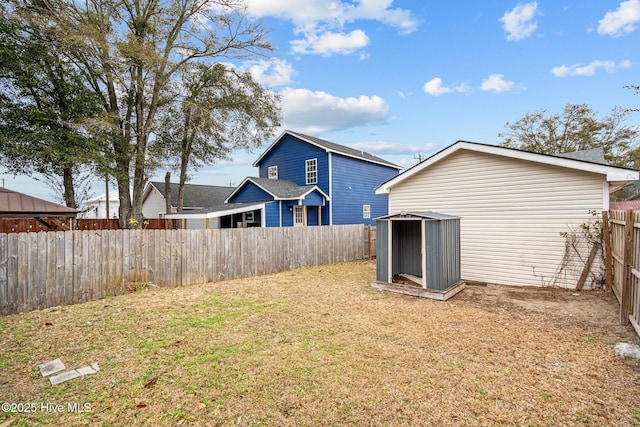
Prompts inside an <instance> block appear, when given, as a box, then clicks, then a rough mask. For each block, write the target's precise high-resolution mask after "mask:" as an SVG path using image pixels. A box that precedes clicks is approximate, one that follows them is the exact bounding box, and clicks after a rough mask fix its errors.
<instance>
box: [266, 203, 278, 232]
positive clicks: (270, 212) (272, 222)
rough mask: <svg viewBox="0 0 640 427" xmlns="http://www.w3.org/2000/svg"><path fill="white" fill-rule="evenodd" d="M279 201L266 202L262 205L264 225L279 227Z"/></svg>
mask: <svg viewBox="0 0 640 427" xmlns="http://www.w3.org/2000/svg"><path fill="white" fill-rule="evenodd" d="M279 206H280V202H270V203H266V206H265V207H264V225H265V227H280V216H279V212H280V211H279V209H280V207H279Z"/></svg>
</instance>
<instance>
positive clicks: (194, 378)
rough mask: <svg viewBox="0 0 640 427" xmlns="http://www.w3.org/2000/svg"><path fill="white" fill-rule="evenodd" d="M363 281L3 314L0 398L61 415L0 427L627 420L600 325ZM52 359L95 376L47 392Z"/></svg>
mask: <svg viewBox="0 0 640 427" xmlns="http://www.w3.org/2000/svg"><path fill="white" fill-rule="evenodd" d="M374 276H375V264H374V263H372V262H367V261H362V262H352V263H346V264H340V265H332V266H323V267H315V268H308V269H301V270H296V271H291V272H287V273H280V274H274V275H267V276H260V277H254V278H248V279H242V280H233V281H228V282H220V283H212V284H206V285H201V286H191V287H187V288H177V289H157V288H146V289H144V290H142V291H140V292H136V293H132V294H128V295H122V296H118V297H113V298H108V299H104V300H100V301H95V302H91V303H86V304H82V305H76V306H71V307H65V308H62V309H57V310H45V311H39V312H32V313H23V314H18V315H12V316H7V317H4V318H2V319H0V332H1V338H0V370H1V371H0V372H2V375H1V376H0V396H2V397H3V399H2V400H3V401H5V402H12V403H19V402H31V403H36V404H37V405H41V404H44V405H54V406H55V405H63V406H64V407H65V410H64V411H61V412H60V411H58V412H54V413H52V412H51V411H47V410H46V408H48V407H51V406H44V407H43V406H37V408H36V409H37V410H34V411H29V412H24V411H9V412H7V411H4V412H1V413H0V424H2V425H4V424H3V423H5V422H9V424H11V425H16V426H21V425H69V426H73V425H132V424H146V425H154V426H155V425H167V426H173V425H181V424H184V425H198V426H218V425H220V426H227V425H228V426H231V425H246V426H249V425H251V426H259V425H265V426H271V425H277V426H304V425H348V424H352V425H429V424H433V425H536V426H555V425H616V426H619V425H637V424H638V423H640V369H639V368H638V364H637V363H636V362H633V361H628V360H624V359H620V358H617V357H615V356H614V354H613V343H614V342H615V340H616V339H618V338H617V336H616V333H617V332H615V331H614V332H613V333H612V332H611V328H610V327H607V326H603V325H602V324H601V323H599V322H598V321H597V319H593V321H592V322H590V321H589V317H588V316H585V319H581V320H579V321H576V319H575V318H573V319H571V318H570V319H566V318H562V317H561V316H559V315H558V313H556V314H555V315H554V314H548V313H541V312H536V311H530V310H524V309H521V308H518V307H517V306H514V305H510V304H507V303H504V304H502V303H499V302H496V301H495V300H493V301H491V302H482V300H481V299H480V298H473V297H471V296H470V295H472V291H468V290H465V291H463V292H462V293H461V294H460V295H459V296H457V297H455V298H453V299H452V300H449V301H447V302H439V301H433V300H426V299H419V298H414V297H408V296H404V295H399V294H393V293H387V292H381V291H378V290H375V289H373V288H371V287H370V283H371V282H372V281H373V280H374ZM465 295H466V296H465ZM603 295H604V294H603ZM615 314H616V313H611V316H614V317H615ZM56 357H62V358H63V359H64V361H65V363H66V364H67V365H68V366H82V365H83V364H86V363H87V362H89V361H90V362H97V363H98V364H99V365H100V369H101V370H100V372H99V373H98V374H96V375H91V376H86V377H83V378H79V379H76V380H72V381H69V382H67V383H64V384H61V385H59V386H55V387H52V386H50V385H49V382H48V381H47V380H46V379H43V378H42V377H41V376H40V375H39V372H37V366H38V365H39V364H40V363H43V362H45V361H48V360H51V359H54V358H56ZM69 403H71V404H76V406H75V408H81V409H87V410H85V411H75V410H71V409H69V408H74V406H73V405H72V406H71V407H69V406H68V404H69ZM9 424H7V425H9Z"/></svg>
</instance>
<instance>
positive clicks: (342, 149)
mask: <svg viewBox="0 0 640 427" xmlns="http://www.w3.org/2000/svg"><path fill="white" fill-rule="evenodd" d="M287 132H289V133H290V134H291V135H294V136H297V137H298V138H302V139H306V140H308V141H310V142H312V143H314V144H316V145H320V146H321V147H324V148H326V149H327V150H329V151H333V152H335V153H342V154H346V155H347V156H351V157H356V158H359V159H362V160H367V161H370V162H376V163H382V164H385V165H388V166H391V167H397V168H400V166H398V165H395V164H393V163H391V162H389V161H387V160H385V159H381V158H380V157H377V156H374V155H373V154H369V153H366V152H364V151H361V150H356V149H355V148H351V147H347V146H345V145H340V144H336V143H334V142H330V141H326V140H324V139H320V138H316V137H315V136H309V135H305V134H302V133H299V132H292V131H287Z"/></svg>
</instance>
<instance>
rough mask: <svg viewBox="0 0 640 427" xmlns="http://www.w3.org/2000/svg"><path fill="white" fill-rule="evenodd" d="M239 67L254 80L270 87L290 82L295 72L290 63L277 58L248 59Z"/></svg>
mask: <svg viewBox="0 0 640 427" xmlns="http://www.w3.org/2000/svg"><path fill="white" fill-rule="evenodd" d="M240 69H241V70H243V71H249V72H250V73H251V75H252V76H253V78H254V79H256V81H258V82H259V83H260V84H262V85H266V86H270V87H276V86H284V85H287V84H289V83H291V82H292V77H293V76H294V75H295V73H296V72H295V70H294V69H293V66H292V65H291V64H289V63H288V62H287V61H285V60H281V59H278V58H271V59H269V60H264V59H261V60H258V61H248V62H245V63H244V64H242V67H240Z"/></svg>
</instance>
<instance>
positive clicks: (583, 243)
mask: <svg viewBox="0 0 640 427" xmlns="http://www.w3.org/2000/svg"><path fill="white" fill-rule="evenodd" d="M589 214H590V215H591V216H592V218H591V219H589V220H588V221H585V222H584V223H582V224H580V225H579V226H577V227H569V230H567V231H563V232H561V233H560V236H562V237H564V239H565V250H564V256H563V258H562V262H561V263H560V265H559V266H558V268H557V269H556V271H555V273H554V274H553V276H552V277H551V278H549V279H548V280H545V278H544V277H541V278H540V280H541V281H542V285H543V286H548V287H551V286H557V283H558V281H559V280H561V279H566V278H567V277H569V276H570V277H580V275H581V274H582V272H583V270H585V268H588V269H589V271H588V276H587V281H586V282H585V283H586V284H587V286H586V287H587V288H591V289H602V287H603V286H604V284H605V261H604V248H603V223H602V216H601V215H600V212H598V211H596V210H590V211H589ZM594 246H595V247H596V248H597V253H598V254H599V257H597V258H595V259H593V260H592V263H591V265H587V264H588V263H589V254H590V252H591V251H592V250H594V249H593V248H594Z"/></svg>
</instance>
